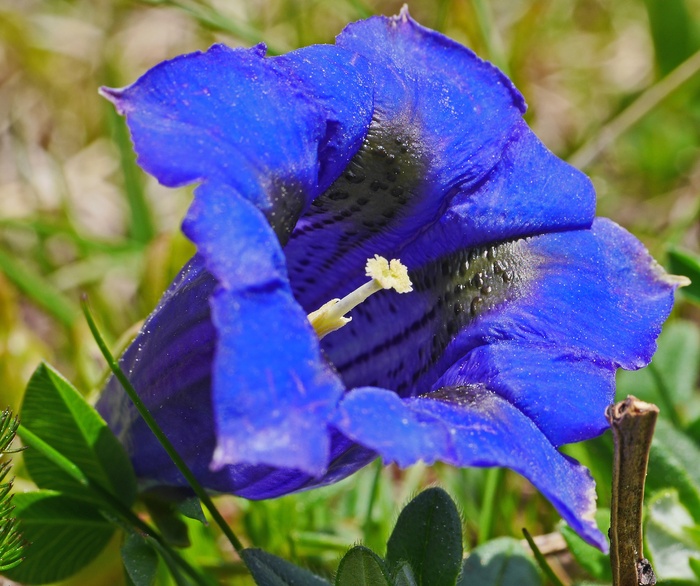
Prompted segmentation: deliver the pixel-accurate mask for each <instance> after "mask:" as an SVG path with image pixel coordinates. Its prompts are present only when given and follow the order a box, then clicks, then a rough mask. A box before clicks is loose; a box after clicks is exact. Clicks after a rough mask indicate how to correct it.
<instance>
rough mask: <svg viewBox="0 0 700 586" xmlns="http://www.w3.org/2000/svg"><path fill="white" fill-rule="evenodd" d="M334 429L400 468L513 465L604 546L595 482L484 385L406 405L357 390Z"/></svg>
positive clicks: (587, 536) (343, 405) (377, 393)
mask: <svg viewBox="0 0 700 586" xmlns="http://www.w3.org/2000/svg"><path fill="white" fill-rule="evenodd" d="M335 425H336V426H337V427H338V429H340V430H341V431H342V432H343V433H344V434H346V435H347V436H348V437H350V438H351V439H353V440H355V441H357V442H359V443H361V444H362V445H365V446H367V447H368V448H371V449H373V450H376V451H377V452H379V454H380V455H381V456H382V457H383V458H384V460H385V461H386V462H396V463H397V464H398V465H399V466H402V467H403V466H409V465H411V464H413V463H415V462H417V461H418V460H423V461H425V462H426V463H432V462H434V461H436V460H440V461H443V462H447V463H448V464H451V465H454V466H505V467H507V468H511V469H512V470H515V471H516V472H518V473H520V474H522V475H523V476H525V478H527V479H528V480H530V481H531V482H532V483H533V484H534V485H535V486H536V487H537V489H538V490H539V491H540V492H541V493H542V494H543V495H544V496H546V497H547V498H548V499H549V500H550V502H551V503H552V504H553V505H554V507H555V508H556V509H557V511H559V513H560V514H561V516H562V517H563V518H564V519H565V520H566V521H567V523H569V525H571V527H573V528H574V529H575V530H576V531H577V532H578V533H579V534H580V535H581V536H582V537H584V539H586V540H587V541H588V542H589V543H591V544H593V545H595V546H597V547H599V548H600V549H605V548H606V542H605V538H604V537H603V535H602V534H601V533H600V531H598V529H597V527H596V524H595V521H594V520H593V514H594V512H595V498H596V497H595V483H594V482H593V479H592V478H591V476H590V474H589V472H588V471H587V470H586V469H585V468H584V467H583V466H581V465H580V464H578V463H576V462H574V461H573V460H571V459H569V458H567V457H566V456H563V455H562V454H560V453H559V452H558V451H557V450H556V449H555V448H554V446H552V444H551V443H549V441H548V440H547V438H546V437H545V436H544V435H543V434H542V432H541V431H540V430H539V429H538V428H537V426H536V425H535V424H534V423H533V422H532V421H531V420H530V419H529V418H527V417H526V416H525V415H524V414H523V413H522V412H521V411H519V410H518V409H517V408H516V407H514V406H513V405H511V404H510V403H509V402H508V401H506V400H505V399H503V398H502V397H500V396H498V395H497V394H495V393H493V392H491V391H490V390H488V389H487V388H486V387H485V386H483V385H472V386H467V387H450V388H445V389H441V390H440V391H437V392H434V393H431V394H430V395H429V396H427V397H419V398H415V399H405V400H402V399H400V398H399V397H398V396H396V395H395V394H394V393H391V392H390V391H385V390H381V389H373V388H363V389H357V390H355V391H353V392H351V393H349V394H348V395H347V396H346V397H345V399H344V400H343V401H342V403H341V405H340V408H339V411H338V415H337V416H336V420H335Z"/></svg>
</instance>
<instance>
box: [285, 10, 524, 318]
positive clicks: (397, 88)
mask: <svg viewBox="0 0 700 586" xmlns="http://www.w3.org/2000/svg"><path fill="white" fill-rule="evenodd" d="M336 42H337V44H338V45H339V46H341V47H343V48H345V49H347V50H350V51H354V52H356V53H358V54H359V55H361V56H362V57H365V58H366V61H367V62H368V63H369V66H370V70H371V73H372V75H373V77H374V79H375V94H374V118H373V120H372V124H371V126H370V128H369V131H368V133H367V136H366V138H365V141H364V144H363V146H362V148H361V149H360V150H359V151H358V152H357V153H356V155H355V157H354V158H353V160H352V161H351V163H350V165H348V167H347V169H346V170H345V172H344V173H343V175H341V176H340V177H338V179H337V180H336V181H335V182H334V183H333V184H332V185H331V186H330V187H329V189H328V190H327V191H326V192H325V193H324V194H323V195H322V196H321V197H319V198H317V199H316V200H315V201H314V205H313V206H312V208H310V209H309V211H308V212H307V213H306V214H304V216H303V217H302V218H301V219H300V221H299V223H298V225H297V227H296V229H295V231H294V233H293V235H292V238H291V240H290V242H289V244H288V245H287V247H286V249H285V252H286V253H287V257H288V259H289V270H290V279H291V281H292V285H293V289H294V292H295V295H296V296H297V299H299V301H300V303H301V304H302V306H303V307H304V308H305V309H306V310H307V311H309V312H310V311H313V310H315V309H317V308H318V307H320V305H322V304H323V303H325V301H327V300H328V299H330V298H334V297H341V296H343V295H345V294H347V293H348V292H349V291H351V290H352V289H353V288H355V287H357V286H358V285H359V284H360V283H359V282H360V281H361V280H362V279H363V278H364V263H365V261H366V259H367V258H370V257H372V256H374V255H375V254H380V255H382V256H384V257H386V258H396V257H397V256H400V254H399V253H400V251H401V250H402V249H403V248H404V247H405V246H406V245H407V244H408V243H410V242H411V241H413V240H415V239H416V238H418V237H419V236H420V235H421V234H422V233H423V232H424V231H425V230H426V229H427V228H428V227H429V226H430V225H431V224H432V223H434V222H436V221H437V220H438V219H439V218H440V216H441V215H442V214H443V213H444V211H445V209H446V208H447V206H448V205H449V203H450V200H451V199H452V197H454V196H455V195H456V194H457V193H458V192H459V190H461V189H462V190H464V189H467V190H468V189H475V188H476V186H477V185H479V184H480V183H481V182H482V181H483V180H484V178H485V177H486V176H487V175H488V174H489V173H490V172H491V170H492V169H493V167H494V166H495V165H496V164H497V163H498V161H499V159H500V157H501V155H502V152H503V150H504V149H505V148H506V146H507V145H508V142H509V141H510V140H511V139H512V135H513V133H514V132H516V130H517V128H519V124H520V123H521V116H522V112H523V111H524V108H525V106H524V102H523V100H522V96H521V95H520V94H519V93H518V92H517V90H515V88H514V87H513V85H512V84H511V82H510V81H509V80H508V79H507V78H506V77H505V76H504V75H503V74H502V73H501V72H500V71H498V70H497V69H496V68H495V67H493V66H492V65H490V64H489V63H486V62H485V61H482V60H481V59H479V58H478V57H477V56H476V55H474V53H473V52H471V51H470V50H469V49H466V48H465V47H463V46H461V45H459V44H458V43H455V42H454V41H452V40H450V39H447V38H446V37H444V36H443V35H441V34H439V33H436V32H434V31H430V30H428V29H425V28H423V27H421V26H419V25H418V24H417V23H416V22H415V21H413V20H412V19H411V18H410V17H409V16H408V13H407V11H405V10H404V11H402V13H401V15H399V16H398V17H395V18H385V17H374V18H370V19H368V20H365V21H362V22H358V23H355V24H352V25H349V26H348V27H347V28H346V29H345V30H344V31H343V33H341V34H340V35H339V36H338V38H337V40H336ZM319 242H322V244H320V245H319Z"/></svg>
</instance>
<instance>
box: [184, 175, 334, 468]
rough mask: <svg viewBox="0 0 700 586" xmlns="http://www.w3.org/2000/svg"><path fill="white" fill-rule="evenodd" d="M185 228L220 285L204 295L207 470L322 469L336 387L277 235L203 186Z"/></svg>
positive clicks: (254, 213)
mask: <svg viewBox="0 0 700 586" xmlns="http://www.w3.org/2000/svg"><path fill="white" fill-rule="evenodd" d="M196 191H197V193H196V200H195V203H194V205H193V206H192V208H191V210H190V213H189V214H188V216H187V218H186V219H185V223H184V225H183V230H184V231H185V233H186V234H187V235H188V236H189V237H190V238H191V239H192V240H193V241H194V242H196V243H197V245H198V247H199V250H200V253H201V254H202V255H203V256H204V258H205V260H206V265H207V268H208V269H209V271H211V273H212V274H213V275H214V276H215V277H216V280H217V282H218V287H217V289H216V290H215V292H214V294H213V295H212V296H211V297H210V299H209V303H210V306H211V308H212V320H213V323H214V326H215V328H216V333H217V344H216V353H215V357H214V364H213V371H212V380H213V385H212V403H213V405H214V416H215V422H216V426H217V442H218V443H217V449H216V451H215V453H214V461H213V463H212V465H213V467H214V468H220V467H221V466H223V465H225V464H236V463H239V462H246V463H248V464H266V465H270V466H278V467H287V468H296V469H299V470H302V471H304V472H307V473H309V474H312V475H321V474H323V473H324V472H325V470H326V466H327V464H328V457H329V440H328V431H327V429H326V421H327V420H328V418H329V416H330V414H331V413H332V411H333V410H334V408H335V405H336V403H337V401H338V399H339V398H340V396H341V395H342V392H343V386H342V384H341V382H340V380H339V379H338V377H337V376H336V375H334V374H333V373H332V372H331V369H330V367H329V366H328V365H327V364H326V363H325V361H323V360H322V358H321V355H320V349H319V345H318V338H317V336H316V334H315V332H314V331H313V328H312V327H311V325H310V324H309V321H308V319H307V316H306V314H305V313H304V311H303V310H302V309H301V307H300V306H299V305H298V303H297V302H296V301H295V299H294V297H293V295H292V293H291V290H290V288H289V282H288V281H287V279H286V275H285V273H284V270H283V269H284V266H283V255H282V250H281V247H280V244H279V241H278V239H277V237H276V236H275V234H274V232H273V231H272V228H271V227H270V225H269V224H268V222H267V220H266V219H265V217H264V216H263V214H262V213H261V212H260V210H258V209H257V208H256V207H255V206H253V205H252V204H251V203H250V202H248V201H247V200H245V199H243V198H241V197H239V196H238V195H237V194H236V192H234V191H233V190H230V189H226V188H224V187H223V186H212V185H210V184H204V185H202V186H200V187H198V188H197V190H196Z"/></svg>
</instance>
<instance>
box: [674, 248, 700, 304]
mask: <svg viewBox="0 0 700 586" xmlns="http://www.w3.org/2000/svg"><path fill="white" fill-rule="evenodd" d="M668 269H669V271H670V272H671V273H673V274H675V275H685V276H686V277H688V278H689V279H690V285H688V286H687V287H683V288H682V289H681V291H682V292H683V295H684V296H685V297H687V298H688V299H690V300H692V301H694V302H695V303H700V258H699V257H698V256H697V255H695V254H692V253H690V252H687V251H685V250H680V249H678V248H674V249H672V250H670V251H669V252H668Z"/></svg>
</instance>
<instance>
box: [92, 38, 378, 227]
mask: <svg viewBox="0 0 700 586" xmlns="http://www.w3.org/2000/svg"><path fill="white" fill-rule="evenodd" d="M371 88H372V84H371V78H369V77H368V74H367V72H366V67H363V65H362V63H359V64H358V58H357V56H354V55H352V54H350V53H348V52H346V51H343V50H342V49H339V48H337V47H332V46H319V47H311V48H308V49H302V50H300V51H297V52H295V53H292V54H290V55H288V56H285V57H282V58H265V47H264V46H263V45H258V46H257V47H253V48H252V49H229V48H228V47H225V46H223V45H214V46H213V47H211V48H210V49H209V50H208V51H207V52H206V53H192V54H189V55H183V56H181V57H177V58H175V59H172V60H170V61H166V62H164V63H161V64H160V65H158V66H156V67H154V68H153V69H151V70H150V71H149V72H148V73H146V74H145V75H144V76H143V77H141V78H140V79H139V80H138V81H137V82H136V83H134V84H133V85H131V86H129V87H127V88H124V89H119V90H114V89H108V88H103V89H102V93H103V95H105V96H106V97H107V98H108V99H110V100H111V101H112V102H114V104H115V105H116V107H117V109H118V111H119V112H120V113H122V114H124V115H126V117H127V122H128V124H129V129H130V130H131V135H132V138H133V141H134V146H135V149H136V152H137V154H138V162H139V164H140V165H141V166H142V167H143V168H144V169H145V170H146V171H148V172H149V173H151V174H152V175H154V176H155V177H156V178H157V179H158V180H159V181H160V182H161V183H163V184H164V185H168V186H171V187H174V186H179V185H186V184H188V183H193V182H198V181H199V182H201V181H209V182H221V183H224V184H226V185H228V186H230V187H233V188H234V189H236V190H237V191H238V192H239V194H241V195H243V196H244V197H246V198H247V199H249V200H250V201H252V202H253V203H254V204H255V205H256V206H257V207H258V208H260V209H261V210H263V211H264V212H265V213H266V215H267V216H268V219H270V222H271V223H272V224H273V226H275V227H276V228H277V227H278V226H280V229H279V230H278V232H280V233H281V234H282V235H284V234H285V232H288V231H289V230H290V229H291V227H293V225H294V222H296V220H297V218H298V216H299V214H300V213H301V211H302V210H303V209H304V208H305V207H306V206H307V205H308V203H309V202H310V201H312V200H313V199H314V198H315V197H316V196H317V195H318V194H319V193H320V192H321V191H322V190H323V189H324V188H325V184H327V183H328V181H329V177H331V176H334V175H337V174H339V173H340V171H342V169H343V168H344V167H345V165H346V164H347V159H348V158H349V157H350V156H352V153H353V152H354V150H356V149H357V147H358V146H359V143H360V142H361V140H362V137H363V136H364V134H365V132H366V131H367V126H368V125H369V121H370V119H371V115H372V89H371ZM319 157H322V158H323V161H319ZM319 171H321V173H322V175H323V177H321V179H320V180H319ZM319 181H321V184H320V183H319Z"/></svg>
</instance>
